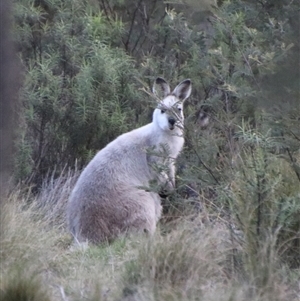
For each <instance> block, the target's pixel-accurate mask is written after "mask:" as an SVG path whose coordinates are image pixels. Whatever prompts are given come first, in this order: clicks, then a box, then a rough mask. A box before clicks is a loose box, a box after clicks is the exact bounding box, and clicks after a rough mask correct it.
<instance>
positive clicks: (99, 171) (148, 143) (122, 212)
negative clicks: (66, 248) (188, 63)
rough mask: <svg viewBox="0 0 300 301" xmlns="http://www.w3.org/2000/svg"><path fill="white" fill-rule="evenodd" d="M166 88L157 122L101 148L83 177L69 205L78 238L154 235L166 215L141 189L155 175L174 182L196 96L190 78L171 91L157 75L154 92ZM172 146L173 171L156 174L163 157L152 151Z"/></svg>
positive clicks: (152, 194)
mask: <svg viewBox="0 0 300 301" xmlns="http://www.w3.org/2000/svg"><path fill="white" fill-rule="evenodd" d="M159 91H160V92H163V99H162V100H160V101H158V104H157V108H156V109H155V110H154V112H153V119H152V122H151V123H149V124H147V125H145V126H142V127H140V128H138V129H135V130H132V131H131V132H128V133H125V134H122V135H120V136H119V137H117V138H116V139H115V140H113V141H112V142H110V143H109V144H108V145H107V146H106V147H104V148H103V149H102V150H100V151H99V152H98V153H97V154H96V155H95V157H94V158H93V159H92V160H91V161H90V163H89V164H88V165H87V166H86V167H85V169H84V170H83V172H82V173H81V175H80V176H79V178H78V180H77V183H76V184H75V186H74V189H73V191H72V193H71V195H70V198H69V201H68V205H67V219H68V224H69V228H70V231H71V233H72V235H73V236H74V237H75V239H76V240H77V241H79V242H84V241H89V242H91V243H95V244H97V243H101V242H104V241H112V240H113V239H115V238H116V237H118V236H119V235H121V234H125V233H127V232H132V231H137V232H146V233H149V234H153V233H154V232H155V229H156V223H157V222H158V220H159V219H160V217H161V211H162V207H161V204H160V197H159V195H158V193H156V192H152V191H148V190H147V189H146V190H145V188H144V189H142V188H141V187H149V181H151V180H153V179H154V178H156V179H158V180H159V182H166V183H167V185H168V187H169V188H174V185H175V159H176V158H177V156H178V155H179V153H180V151H181V150H182V148H183V144H184V138H183V120H184V116H183V102H184V101H185V100H186V99H187V98H188V97H189V96H190V94H191V81H190V80H189V79H186V80H184V81H182V82H181V83H179V84H178V85H177V86H176V88H175V89H174V90H173V91H172V92H171V90H170V86H169V84H168V83H167V82H166V81H165V80H164V79H163V78H160V77H159V78H157V79H156V81H155V83H154V86H153V93H154V94H155V95H158V92H159ZM164 146H166V147H167V149H168V152H169V154H168V155H169V157H168V160H167V164H168V172H162V173H161V174H158V175H155V173H154V172H153V170H152V169H151V167H150V165H151V163H157V162H159V161H160V160H162V159H161V157H159V156H157V155H156V156H155V155H154V154H151V153H149V151H148V150H149V149H152V148H154V149H156V150H161V149H162V148H163V147H164Z"/></svg>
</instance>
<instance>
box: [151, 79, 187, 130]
mask: <svg viewBox="0 0 300 301" xmlns="http://www.w3.org/2000/svg"><path fill="white" fill-rule="evenodd" d="M191 91H192V85H191V81H190V80H189V79H185V80H184V81H182V82H181V83H180V84H178V85H177V86H176V88H175V89H174V90H173V91H172V92H171V89H170V86H169V84H168V83H167V82H166V81H165V80H164V79H163V78H161V77H158V78H157V79H156V81H155V83H154V85H153V93H154V94H156V95H157V96H158V92H162V97H163V98H162V100H159V101H158V105H157V108H156V109H155V110H154V113H153V122H154V123H155V124H156V125H157V126H158V127H159V128H160V129H162V130H163V131H173V130H174V129H175V127H177V128H182V126H183V119H184V116H183V102H184V101H185V100H186V99H187V98H188V97H189V96H190V95H191ZM159 99H161V98H159Z"/></svg>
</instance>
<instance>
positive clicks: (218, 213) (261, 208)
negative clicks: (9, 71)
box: [1, 0, 300, 301]
mask: <svg viewBox="0 0 300 301" xmlns="http://www.w3.org/2000/svg"><path fill="white" fill-rule="evenodd" d="M210 4H212V5H210ZM298 13H299V2H298V1H290V0H284V1H277V0H276V1H273V0H272V1H271V0H262V1H248V0H226V1H222V0H221V1H209V0H203V1H193V0H187V1H179V0H178V1H173V2H172V3H171V2H169V1H166V2H163V1H150V2H149V1H145V0H139V1H129V0H122V1H121V0H101V1H93V0H85V1H70V0H67V1H60V0H47V1H45V0H16V1H15V10H14V20H15V43H16V46H17V50H18V53H19V57H20V60H21V62H22V66H23V69H22V73H23V79H24V80H23V84H22V88H21V90H20V92H19V93H20V100H21V108H20V110H19V114H20V123H21V127H20V128H19V129H18V139H17V142H16V144H17V146H16V148H17V151H16V158H15V162H16V164H15V165H16V168H15V178H16V181H18V182H22V183H23V184H25V187H26V188H27V187H28V186H35V187H36V188H37V189H35V194H31V193H29V197H28V199H26V200H25V202H21V201H20V199H22V198H23V197H22V195H23V192H22V193H21V196H18V197H17V200H18V201H17V203H18V202H20V203H21V204H22V206H21V209H20V208H19V207H18V206H17V208H18V210H20V211H18V214H20V216H23V218H24V219H23V222H24V221H25V220H26V223H27V222H28V221H29V220H30V222H28V227H30V228H28V229H27V228H26V227H25V226H24V223H25V222H24V223H21V224H18V223H17V224H13V225H14V226H13V225H12V227H11V229H15V230H16V231H15V232H14V231H12V232H10V231H8V230H7V232H5V235H6V236H5V237H6V239H7V237H10V238H9V239H8V241H9V242H10V243H8V244H6V245H4V246H5V248H6V253H5V252H3V253H1V254H2V255H1V256H2V257H3V258H4V257H5V258H6V259H7V258H8V257H9V256H8V255H7V254H10V252H12V253H11V255H12V256H13V257H15V258H17V257H18V256H20V254H22V256H21V258H26V262H27V260H28V262H35V264H33V266H34V267H36V266H38V264H36V261H35V258H34V257H37V258H40V257H39V256H37V255H36V252H35V248H36V249H37V250H40V254H43V250H41V249H39V248H40V246H41V245H42V244H44V245H45V248H47V250H48V249H51V248H53V246H55V247H57V244H58V245H59V246H60V247H61V249H60V248H59V251H57V252H58V254H60V255H62V258H59V259H58V258H57V256H55V255H53V253H51V252H49V253H48V252H44V253H45V258H44V259H43V260H44V261H43V260H42V262H45V264H46V266H45V270H50V271H52V272H53V274H52V276H53V278H52V279H54V280H53V281H54V282H55V283H56V282H59V283H60V284H61V287H63V288H64V290H65V291H66V294H67V295H68V296H70V300H73V299H74V300H75V299H82V298H83V296H84V297H85V298H86V297H87V296H89V297H91V292H92V291H93V289H94V288H95V287H96V289H95V293H94V295H92V297H91V298H93V299H95V300H97V299H98V300H99V299H104V300H121V299H122V300H135V299H136V300H187V299H189V300H199V298H200V297H199V296H201V300H248V299H249V298H251V300H259V301H262V300H296V299H297V294H298V296H299V291H296V289H295V288H294V285H295V284H294V283H295V282H297V281H298V280H299V265H300V262H299V255H300V254H299V249H300V248H299V247H300V224H299V214H300V208H299V193H300V190H299V186H300V185H299V182H300V154H299V148H300V127H299V112H300V107H299V96H300V91H299V78H300V73H299V68H297V66H298V65H299V47H300V44H299V39H298V34H299V31H298V28H299V18H297V16H298ZM157 76H163V77H165V78H166V79H170V80H171V81H173V82H171V84H173V86H174V85H175V84H176V83H178V82H179V81H180V80H181V79H183V78H191V80H192V83H193V94H192V97H191V98H190V99H189V100H188V101H187V104H186V107H185V116H186V119H185V133H184V134H185V139H186V143H185V148H184V151H183V153H182V154H181V156H180V158H179V160H178V162H177V170H178V172H177V179H176V182H177V183H176V186H177V188H176V191H174V192H173V193H171V194H170V195H166V196H165V200H163V205H164V213H165V214H164V216H163V218H162V221H161V231H160V232H159V231H158V232H159V233H158V234H157V236H155V237H154V238H153V240H147V241H146V239H145V238H128V239H123V240H122V239H121V240H120V241H116V242H115V244H113V245H111V246H102V247H99V248H97V247H88V248H87V249H83V250H75V251H74V252H73V253H72V252H70V250H68V251H66V245H67V246H69V243H70V239H71V238H70V237H68V238H63V239H62V240H63V246H61V245H60V244H59V243H58V242H57V241H56V242H55V239H54V241H53V240H51V239H50V238H49V240H48V242H47V243H46V242H45V240H43V239H42V235H41V233H39V229H43V231H45V232H46V233H48V234H49V233H50V237H51V233H53V232H51V231H53V228H54V230H55V235H54V234H53V235H54V236H53V237H55V238H56V239H58V238H57V236H56V235H57V232H56V231H58V233H63V235H67V234H65V232H64V231H65V221H64V213H63V212H64V206H65V202H66V200H67V198H68V194H69V192H70V190H71V189H72V185H73V183H74V180H75V178H76V175H75V176H74V174H73V171H72V170H73V169H76V173H75V174H77V169H78V170H81V169H82V168H83V167H84V166H85V165H86V164H87V162H88V161H89V160H90V159H91V158H92V157H93V155H94V154H95V153H96V151H97V150H98V149H101V148H102V147H104V146H105V145H106V144H107V143H108V142H110V141H111V140H113V139H114V138H115V137H117V136H118V135H119V134H121V133H123V132H126V131H129V130H131V129H134V128H136V127H138V126H140V125H143V124H145V123H147V122H149V120H150V116H151V112H152V108H153V106H152V102H151V93H150V87H151V86H152V83H153V80H154V78H155V77H157ZM156 168H158V169H159V170H164V166H157V167H156ZM66 171H67V172H66ZM49 175H50V176H49ZM151 188H153V189H158V188H157V187H155V183H154V187H151ZM31 202H33V203H34V204H35V206H33V207H32V208H31V207H30V208H29V211H30V210H33V212H38V214H37V215H35V214H33V215H32V211H30V214H29V215H28V211H27V210H24V209H26V208H27V209H28V207H27V205H28V204H30V203H31ZM24 203H25V204H27V205H24ZM12 205H13V206H15V205H16V204H15V203H13V204H12ZM23 214H24V215H23ZM18 216H19V215H18ZM32 216H34V217H35V218H32ZM2 218H3V217H2ZM7 218H11V221H15V220H18V218H15V217H14V215H8V217H7ZM41 220H43V221H44V220H46V224H47V225H46V226H45V225H44V224H39V222H38V221H41ZM20 222H22V219H21V218H20ZM35 222H37V224H31V223H35ZM32 225H33V226H32ZM55 225H56V226H57V227H58V228H59V229H57V228H56V226H55ZM6 229H8V228H6ZM22 229H24V231H25V232H22ZM26 229H27V230H28V233H30V231H29V229H32V231H33V232H32V233H34V236H35V237H37V238H39V239H41V240H38V241H37V242H36V243H35V244H32V245H31V244H30V243H29V240H27V239H29V237H30V235H29V234H26V233H27V232H26V231H27V230H26ZM18 231H20V236H19V235H16V234H18V233H19V232H18ZM31 235H32V234H31ZM58 236H59V235H58ZM47 237H48V236H47ZM59 239H61V238H59ZM59 239H58V240H59ZM135 239H136V240H135ZM24 245H26V246H27V245H29V246H31V247H30V248H29V249H28V250H27V251H26V250H25V249H24V248H23V247H22V246H24ZM216 246H217V247H216ZM174 250H175V251H174ZM18 252H19V253H18ZM28 254H31V255H30V256H29V255H28ZM32 254H33V255H32ZM23 255H24V257H23ZM25 255H26V256H25ZM27 256H28V257H27ZM58 257H60V256H58ZM28 258H29V259H28ZM53 258H55V259H53ZM24 260H25V259H24ZM65 262H67V263H68V264H67V265H66V264H65ZM39 263H40V262H39ZM8 266H9V263H7V264H6V265H5V268H6V270H8V269H9V268H8ZM99 270H101V271H102V270H103V271H104V273H103V276H101V279H98V277H99ZM72 275H73V276H72ZM55 277H57V278H55ZM97 279H98V280H97ZM294 279H296V280H295V281H294ZM226 284H227V286H226ZM64 290H63V292H64ZM110 291H112V293H111V295H110V293H109V292H110ZM199 294H200V295H199ZM118 298H119V299H118ZM120 298H121V299H120ZM63 299H64V298H63Z"/></svg>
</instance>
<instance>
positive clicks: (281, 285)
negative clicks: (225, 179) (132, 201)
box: [0, 174, 300, 301]
mask: <svg viewBox="0 0 300 301" xmlns="http://www.w3.org/2000/svg"><path fill="white" fill-rule="evenodd" d="M74 179H76V174H75V175H74V174H67V175H62V176H61V177H60V178H59V179H58V180H56V181H53V180H51V178H50V180H48V182H47V183H48V184H45V185H44V188H43V191H42V192H41V193H40V194H39V195H37V196H35V197H33V196H32V195H31V194H30V193H28V194H26V193H24V191H22V190H21V189H19V188H18V189H16V190H15V191H14V192H13V193H12V194H11V195H10V197H9V198H8V199H7V202H6V203H5V205H3V207H2V210H1V253H0V254H1V257H0V259H1V285H0V289H1V299H0V300H1V301H2V300H3V301H4V300H5V301H6V300H17V299H18V300H47V301H48V300H62V301H65V300H68V301H72V300H115V301H121V300H123V301H124V300H127V301H129V300H132V301H133V300H139V301H140V300H205V301H213V300H214V301H216V300H217V301H218V300H219V301H225V300H228V301H229V300H232V301H241V300H245V301H246V300H255V301H267V300H278V301H286V300H291V301H296V300H299V296H300V288H299V279H300V271H299V268H298V269H297V268H294V269H292V268H291V267H289V266H288V265H287V264H285V263H284V262H283V261H281V259H280V257H279V254H278V252H277V248H276V243H275V242H276V241H277V240H276V241H275V240H274V241H272V240H273V237H272V236H270V237H269V238H268V240H265V241H260V243H261V245H260V248H259V250H258V251H259V252H257V256H256V257H255V259H256V261H253V260H248V259H249V258H250V255H251V254H250V253H249V252H250V251H251V249H250V248H249V243H247V236H245V235H241V234H239V235H237V234H236V233H235V232H234V231H233V232H232V230H231V228H232V227H230V223H229V221H226V220H225V219H222V218H221V217H217V218H216V217H215V216H214V217H213V218H210V216H207V215H208V212H209V211H208V210H205V208H203V210H202V212H200V213H197V214H193V216H191V215H182V217H181V218H179V219H177V220H176V221H175V222H174V224H173V225H172V226H170V225H169V226H168V231H164V227H165V225H161V229H160V230H158V231H157V233H156V234H155V235H154V236H153V237H151V238H147V237H143V236H129V237H122V238H120V239H118V240H116V241H115V242H114V243H113V244H110V245H101V246H92V245H89V246H87V247H82V246H78V245H75V244H73V241H72V237H71V236H70V234H69V233H68V232H67V230H66V227H65V226H66V225H65V222H64V219H63V214H62V212H63V211H64V206H65V200H66V199H67V197H68V194H69V192H70V191H71V188H72V186H73V185H74ZM51 204H53V208H52V210H50V208H51ZM204 215H205V220H207V222H205V223H203V222H202V221H203V219H204ZM233 238H238V239H237V240H236V239H233ZM251 248H252V246H251ZM264 280H267V281H264Z"/></svg>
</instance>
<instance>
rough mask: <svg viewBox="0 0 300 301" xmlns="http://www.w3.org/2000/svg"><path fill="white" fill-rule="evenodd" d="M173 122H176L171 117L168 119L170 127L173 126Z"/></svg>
mask: <svg viewBox="0 0 300 301" xmlns="http://www.w3.org/2000/svg"><path fill="white" fill-rule="evenodd" d="M175 122H176V120H175V119H174V118H173V117H170V118H169V123H170V124H171V125H174V124H175Z"/></svg>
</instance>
